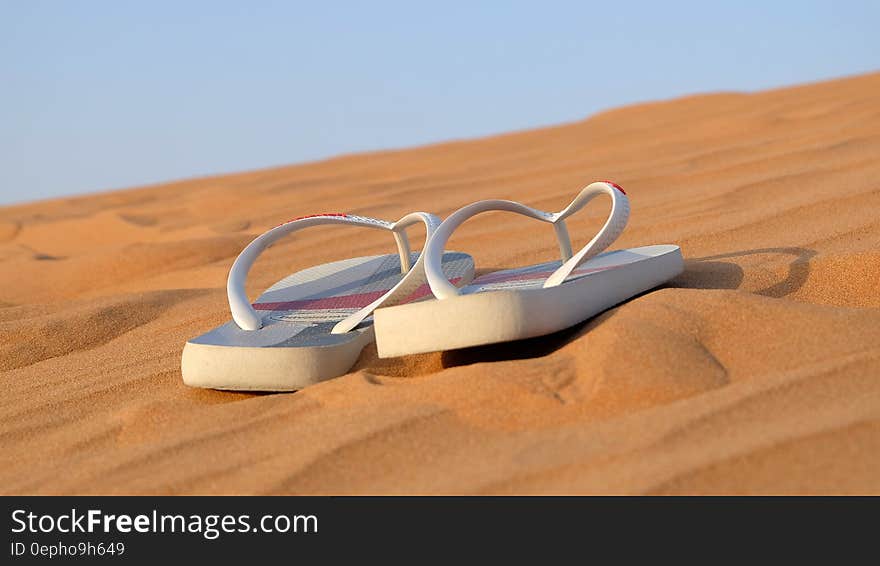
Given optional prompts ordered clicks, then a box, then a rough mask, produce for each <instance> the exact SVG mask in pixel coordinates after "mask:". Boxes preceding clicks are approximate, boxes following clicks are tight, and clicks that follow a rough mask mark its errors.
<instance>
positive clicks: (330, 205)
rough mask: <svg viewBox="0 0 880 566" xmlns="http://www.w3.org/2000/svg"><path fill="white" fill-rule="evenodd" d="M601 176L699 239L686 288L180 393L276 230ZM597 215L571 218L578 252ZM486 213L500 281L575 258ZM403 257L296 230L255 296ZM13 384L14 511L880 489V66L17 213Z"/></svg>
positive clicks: (653, 237)
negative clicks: (271, 378)
mask: <svg viewBox="0 0 880 566" xmlns="http://www.w3.org/2000/svg"><path fill="white" fill-rule="evenodd" d="M596 179H614V180H616V181H618V182H619V183H621V184H622V185H623V186H624V187H626V189H627V192H628V194H629V195H630V198H631V202H632V205H633V215H632V217H631V220H630V226H629V228H628V230H627V231H626V233H625V234H624V235H623V237H622V238H621V240H620V241H619V242H618V243H617V244H616V246H619V247H629V246H636V245H645V244H653V243H677V244H679V245H681V247H682V249H683V252H684V254H685V257H686V259H687V262H686V270H685V272H684V273H683V274H682V275H681V276H680V277H678V278H677V279H676V280H674V281H673V282H672V283H671V284H670V285H668V286H666V287H665V288H662V289H659V290H657V291H655V292H652V293H648V294H645V295H643V296H641V297H638V298H636V299H634V300H632V301H630V302H628V303H626V304H624V305H622V306H620V307H618V308H615V309H612V310H610V311H608V312H606V313H604V314H602V315H600V316H598V317H597V318H595V319H593V320H591V321H589V322H588V323H587V324H585V325H583V326H580V327H577V328H573V329H570V330H568V331H565V332H562V333H559V334H557V335H553V336H549V337H544V338H538V339H533V340H528V341H525V342H522V343H518V344H514V345H510V344H507V345H497V346H491V347H485V348H476V349H470V350H463V351H456V352H447V353H443V354H427V355H420V356H410V357H404V358H399V359H390V360H380V359H378V358H377V356H376V353H375V348H373V347H369V348H368V349H367V350H365V351H364V353H363V355H362V356H361V359H360V360H359V362H358V364H357V366H356V367H355V368H354V369H353V370H352V372H351V373H350V374H348V375H346V376H343V377H340V378H338V379H334V380H330V381H327V382H324V383H322V384H319V385H316V386H313V387H310V388H308V389H306V390H304V391H301V392H298V393H295V394H283V395H249V394H237V393H236V394H233V393H222V392H215V391H203V390H195V389H189V388H187V387H185V386H184V385H183V384H182V382H181V378H180V371H179V362H180V353H181V349H182V347H183V344H184V342H185V341H186V339H187V338H189V337H192V336H195V335H197V334H199V333H201V332H203V331H205V330H206V329H208V328H210V327H212V326H214V325H217V324H219V323H221V322H223V321H224V320H226V319H227V318H228V312H227V305H226V302H225V292H224V285H225V277H226V273H227V271H228V269H229V266H230V264H231V262H232V259H233V258H234V257H235V255H236V254H237V253H238V251H239V250H240V249H241V247H242V246H243V245H244V244H245V243H246V242H247V241H249V240H250V239H251V238H252V237H253V236H254V235H256V234H258V233H260V232H262V231H263V230H265V229H267V228H269V227H271V226H274V225H277V224H278V223H280V222H282V221H284V220H286V219H288V218H290V217H295V216H300V215H303V214H310V213H317V212H330V211H348V212H355V213H363V214H369V215H372V216H378V217H383V218H388V219H394V218H397V217H399V216H401V215H402V214H403V213H405V212H407V211H410V210H414V209H425V210H430V211H433V212H436V213H438V214H441V215H445V214H448V213H449V212H451V211H452V210H454V209H455V208H457V207H458V206H460V205H462V204H464V203H467V202H470V201H473V200H476V199H481V198H512V199H516V200H520V201H523V202H525V203H528V204H530V205H533V206H536V207H539V208H543V209H547V210H556V209H559V208H561V207H562V206H564V205H565V204H567V203H568V201H569V199H570V198H571V196H572V195H574V194H575V192H576V191H577V190H578V189H579V188H580V187H582V186H583V185H585V184H587V183H588V182H590V181H592V180H596ZM604 214H605V211H604V210H603V209H602V207H601V206H595V209H593V210H590V211H588V212H587V213H586V214H584V215H582V216H581V217H574V218H572V219H571V220H570V221H569V227H570V230H571V232H572V235H573V236H574V237H575V239H576V240H577V241H586V240H587V239H588V238H589V237H591V236H592V235H593V233H594V231H595V230H596V229H597V227H598V226H599V223H600V222H601V221H602V220H603V219H604ZM481 219H482V221H479V220H477V221H473V222H470V223H468V224H467V225H465V226H463V227H462V228H461V229H460V231H459V232H457V233H456V235H455V236H454V237H453V240H452V245H453V247H454V248H455V249H458V250H463V251H468V252H470V253H472V254H473V255H474V256H475V258H476V260H477V265H478V267H479V268H480V269H482V270H489V269H497V268H504V267H512V266H515V265H522V264H525V263H531V262H537V261H546V260H550V259H555V258H554V253H555V251H554V250H555V249H556V248H555V244H554V238H553V234H552V231H546V232H545V231H543V230H542V229H541V227H540V226H535V225H533V224H532V223H531V222H530V221H529V220H526V219H523V218H521V217H518V216H513V215H504V214H493V215H491V216H490V215H486V216H484V217H481ZM386 238H387V235H385V234H381V233H374V232H373V231H358V232H355V233H351V232H348V231H346V230H345V229H339V228H329V227H328V228H323V227H322V228H317V229H314V230H309V231H306V232H303V233H301V234H297V236H296V237H294V238H289V239H288V240H286V241H284V242H281V243H279V244H278V245H277V246H275V247H274V248H272V249H271V250H270V251H269V252H267V253H266V254H265V255H264V256H263V257H262V258H261V259H260V261H259V262H258V263H257V265H256V267H255V270H254V272H253V274H252V277H251V280H250V282H249V291H250V292H251V294H252V296H254V295H256V294H257V293H258V292H259V291H260V290H262V289H263V288H265V287H266V286H268V285H269V284H271V283H273V282H274V281H276V280H277V279H279V278H281V277H282V276H284V275H286V274H287V273H289V272H290V271H291V270H293V269H296V268H300V267H305V266H308V265H312V264H316V263H320V262H324V261H329V260H333V259H341V258H344V257H351V256H354V255H364V254H372V253H386V252H385V250H390V249H393V242H392V241H391V240H390V239H386ZM0 380H2V392H3V394H2V396H0V446H2V450H0V486H2V487H0V491H2V492H3V493H377V492H378V493H661V494H671V493H878V492H880V74H872V75H866V76H861V77H855V78H848V79H843V80H837V81H832V82H826V83H821V84H812V85H805V86H799V87H796V88H787V89H780V90H773V91H768V92H761V93H756V94H727V93H725V94H715V95H706V96H694V97H688V98H683V99H679V100H673V101H667V102H657V103H651V104H644V105H639V106H634V107H626V108H620V109H616V110H612V111H609V112H605V113H602V114H599V115H597V116H594V117H592V118H589V119H587V120H584V121H582V122H578V123H574V124H570V125H564V126H558V127H551V128H544V129H540V130H535V131H529V132H521V133H514V134H509V135H503V136H497V137H493V138H488V139H481V140H475V141H464V142H455V143H446V144H440V145H434V146H430V147H422V148H416V149H411V150H405V151H393V152H379V153H370V154H364V155H353V156H345V157H340V158H336V159H331V160H327V161H322V162H317V163H311V164H306V165H301V166H295V167H284V168H278V169H272V170H265V171H257V172H251V173H243V174H237V175H230V176H223V177H216V178H206V179H198V180H192V181H185V182H180V183H172V184H167V185H162V186H156V187H147V188H140V189H134V190H128V191H117V192H111V193H103V194H96V195H92V196H86V197H81V198H70V199H57V200H53V201H46V202H37V203H32V204H24V205H20V206H12V207H6V208H2V209H0Z"/></svg>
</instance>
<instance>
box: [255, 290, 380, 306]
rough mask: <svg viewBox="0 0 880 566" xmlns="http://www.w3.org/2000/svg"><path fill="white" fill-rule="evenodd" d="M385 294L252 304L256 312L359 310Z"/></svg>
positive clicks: (374, 292) (373, 292)
mask: <svg viewBox="0 0 880 566" xmlns="http://www.w3.org/2000/svg"><path fill="white" fill-rule="evenodd" d="M387 292H388V289H382V290H379V291H370V292H369V293H356V294H354V295H339V296H337V297H322V298H320V299H300V300H297V301H281V302H278V303H254V308H255V309H256V310H258V311H296V310H322V309H325V310H326V309H361V308H364V307H365V306H367V305H369V304H370V303H372V302H373V301H375V300H376V299H378V298H379V297H381V296H382V295H384V294H385V293H387Z"/></svg>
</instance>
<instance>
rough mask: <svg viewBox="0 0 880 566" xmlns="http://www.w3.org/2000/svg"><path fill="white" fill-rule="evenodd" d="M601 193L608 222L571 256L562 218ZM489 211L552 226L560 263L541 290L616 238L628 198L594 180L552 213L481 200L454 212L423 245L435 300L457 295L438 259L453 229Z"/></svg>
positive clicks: (607, 183) (623, 224)
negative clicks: (608, 208) (606, 197)
mask: <svg viewBox="0 0 880 566" xmlns="http://www.w3.org/2000/svg"><path fill="white" fill-rule="evenodd" d="M602 194H606V195H609V196H610V197H611V213H610V214H609V215H608V220H606V221H605V225H604V226H602V229H601V230H599V233H598V234H596V236H595V237H594V238H593V239H592V240H590V242H589V243H588V244H587V245H586V246H584V247H583V248H582V249H581V250H580V251H579V252H578V253H577V254H574V255H572V250H571V239H570V238H569V235H568V229H567V228H566V226H565V219H566V218H568V217H569V216H571V215H572V214H574V213H575V212H577V211H579V210H580V209H582V208H583V207H584V206H585V205H586V204H587V203H588V202H590V201H591V200H592V199H593V198H594V197H596V196H598V195H602ZM490 210H503V211H508V212H516V213H518V214H522V215H524V216H528V217H529V218H534V219H536V220H540V221H542V222H549V223H550V224H552V225H553V228H554V229H555V231H556V238H557V240H559V251H560V252H561V255H562V261H563V263H562V265H561V266H560V267H559V268H558V269H557V270H556V271H554V272H553V274H552V275H550V277H548V278H547V280H546V281H545V282H544V287H545V288H546V287H554V286H556V285H560V284H561V283H562V282H563V281H565V279H566V278H567V277H568V276H569V275H570V274H571V272H572V271H574V270H575V269H576V268H577V267H578V266H579V265H581V264H582V263H584V262H585V261H587V260H588V259H590V258H591V257H593V256H595V255H598V254H599V253H601V252H602V251H603V250H604V249H605V248H607V247H608V246H610V245H611V244H612V243H613V242H614V240H616V239H617V238H618V237H619V236H620V234H621V233H622V232H623V229H624V228H625V227H626V222H627V220H628V219H629V199H627V197H626V193H625V192H624V191H623V189H622V188H621V187H620V186H618V185H616V184H615V183H612V182H610V181H598V182H596V183H591V184H590V185H587V187H585V188H584V189H583V190H581V192H580V193H579V194H578V195H577V196H576V197H575V198H574V200H573V201H571V204H569V205H568V206H567V207H565V208H564V209H563V210H561V211H560V212H556V213H550V212H544V211H541V210H537V209H535V208H532V207H530V206H526V205H524V204H520V203H518V202H513V201H509V200H483V201H479V202H475V203H473V204H469V205H467V206H464V207H462V208H460V209H458V210H457V211H455V212H453V213H452V214H451V215H450V216H449V217H448V218H447V219H446V220H444V221H443V223H442V224H440V227H439V228H437V231H436V232H435V233H434V236H433V237H432V238H431V239H430V240H429V241H428V244H427V245H426V246H425V252H424V254H423V255H424V256H425V273H426V276H427V278H428V284H429V285H430V286H431V292H433V293H434V296H436V297H437V298H438V299H447V298H450V297H455V296H456V295H458V294H459V290H458V288H457V287H456V286H455V285H452V284H451V283H449V281H447V279H446V277H445V276H444V275H443V270H442V269H441V259H442V257H443V250H444V249H445V247H446V242H447V241H448V240H449V237H450V236H452V233H453V232H454V231H455V229H456V228H458V227H459V226H461V224H462V223H463V222H464V221H465V220H467V219H468V218H470V217H472V216H476V215H477V214H480V213H482V212H488V211H490Z"/></svg>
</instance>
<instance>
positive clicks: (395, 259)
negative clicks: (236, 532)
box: [181, 181, 683, 391]
mask: <svg viewBox="0 0 880 566" xmlns="http://www.w3.org/2000/svg"><path fill="white" fill-rule="evenodd" d="M603 194H604V195H608V196H610V197H611V213H610V214H609V216H608V220H607V221H606V222H605V225H604V226H603V227H602V229H601V230H600V231H599V233H598V234H596V236H595V237H594V238H593V239H592V240H590V242H589V243H587V245H586V246H584V247H583V248H582V249H581V250H580V251H579V252H577V253H573V252H572V248H571V240H570V238H569V235H568V230H567V228H566V226H565V219H566V218H567V217H569V216H571V215H572V214H574V213H576V212H577V211H579V210H580V209H581V208H583V207H584V205H586V204H587V203H588V202H589V201H590V200H591V199H593V198H594V197H596V196H598V195H603ZM490 210H502V211H509V212H516V213H518V214H522V215H524V216H528V217H530V218H534V219H535V220H540V221H542V222H547V223H550V224H552V225H553V228H554V229H555V231H556V237H557V239H558V240H559V250H560V253H561V255H562V259H561V260H560V261H554V262H548V263H542V264H537V265H532V266H528V267H520V268H516V269H508V270H503V271H496V272H493V273H489V274H486V275H481V276H480V277H477V278H476V279H474V261H473V258H472V257H471V256H469V255H467V254H464V253H459V252H450V251H445V247H446V243H447V241H448V240H449V237H450V236H451V235H452V233H453V232H454V231H455V229H456V228H458V227H459V226H460V225H461V224H462V223H463V222H464V221H465V220H467V219H468V218H470V217H472V216H475V215H477V214H480V213H482V212H487V211H490ZM628 218H629V200H628V199H627V197H626V193H625V192H624V190H623V189H622V188H621V187H620V186H618V185H616V184H614V183H612V182H610V181H600V182H596V183H592V184H590V185H588V186H587V187H586V188H584V189H583V190H582V191H581V192H580V194H578V195H577V197H575V199H574V200H573V201H572V202H571V204H569V205H568V206H567V207H566V208H565V209H563V210H562V211H560V212H557V213H548V212H542V211H540V210H536V209H534V208H531V207H528V206H526V205H523V204H520V203H518V202H513V201H507V200H484V201H479V202H475V203H473V204H469V205H467V206H465V207H463V208H461V209H459V210H457V211H456V212H454V213H453V214H452V215H450V216H449V217H448V218H447V219H446V220H445V221H442V222H441V220H440V218H438V217H437V216H434V215H433V214H428V213H425V212H414V213H411V214H408V215H406V216H404V217H403V218H401V219H400V220H398V221H397V222H386V221H383V220H376V219H373V218H366V217H363V216H355V215H348V214H319V215H314V216H308V217H303V218H297V219H295V220H291V221H289V222H287V223H285V224H282V225H280V226H278V227H276V228H273V229H271V230H269V231H268V232H266V233H264V234H262V235H261V236H259V237H257V238H256V239H255V240H254V241H253V242H251V243H250V244H249V245H248V246H247V247H246V248H245V249H244V250H243V251H242V252H241V254H240V255H239V256H238V258H236V260H235V263H234V264H233V265H232V269H231V271H230V272H229V279H228V281H227V294H228V296H229V307H230V310H231V311H232V319H233V320H231V321H229V322H227V323H226V324H223V325H222V326H219V327H217V328H215V329H213V330H211V331H209V332H207V333H205V334H203V335H201V336H199V337H197V338H193V339H192V340H190V341H188V342H187V343H186V346H185V347H184V350H183V359H182V363H181V366H182V372H183V381H184V382H185V383H186V384H187V385H191V386H194V387H208V388H212V389H229V390H247V391H292V390H296V389H302V388H303V387H306V386H307V385H310V384H313V383H316V382H318V381H322V380H325V379H329V378H332V377H336V376H339V375H342V374H344V373H346V372H347V371H348V370H349V369H350V368H351V367H352V366H353V365H354V363H355V362H356V361H357V358H358V356H359V355H360V352H361V350H362V349H363V347H364V346H365V345H367V344H368V343H369V342H371V341H372V340H374V339H375V340H376V346H377V350H378V353H379V356H380V357H383V358H386V357H392V356H402V355H406V354H415V353H421V352H433V351H441V350H451V349H455V348H464V347H468V346H478V345H482V344H493V343H497V342H506V341H510V340H519V339H523V338H530V337H534V336H541V335H544V334H550V333H552V332H556V331H558V330H562V329H564V328H568V327H570V326H573V325H575V324H578V323H580V322H583V321H584V320H586V319H588V318H589V317H591V316H593V315H595V314H597V313H599V312H601V311H603V310H605V309H607V308H609V307H612V306H614V305H616V304H618V303H620V302H622V301H625V300H626V299H628V298H630V297H632V296H634V295H637V294H639V293H642V292H644V291H647V290H649V289H651V288H653V287H656V286H658V285H660V284H662V283H664V282H666V281H668V280H669V279H671V278H673V277H675V276H676V275H678V274H679V273H681V272H682V270H683V260H682V256H681V250H680V249H679V247H678V246H673V245H653V246H644V247H640V248H631V249H625V250H617V251H612V252H605V253H602V252H603V250H605V249H606V248H607V247H608V246H610V245H611V244H612V243H613V242H614V240H616V239H617V238H618V236H620V234H621V232H623V229H624V228H625V226H626V222H627V220H628ZM419 222H421V223H424V224H425V226H426V228H427V240H426V244H425V249H424V251H423V253H421V254H418V253H413V252H412V251H411V250H410V246H409V242H408V240H407V237H406V232H405V230H406V228H407V227H408V226H411V225H413V224H417V223H419ZM321 224H345V225H351V226H362V227H367V228H378V229H382V230H387V231H389V232H391V233H392V235H393V236H394V239H395V240H396V242H397V247H398V253H397V254H392V255H380V256H370V257H358V258H353V259H346V260H342V261H336V262H333V263H327V264H323V265H319V266H317V267H311V268H309V269H305V270H303V271H298V272H296V273H294V274H292V275H289V276H288V277H285V278H284V279H282V280H281V281H279V282H278V283H276V284H275V285H273V286H271V287H270V288H269V289H267V290H266V291H265V292H264V293H263V294H262V295H260V297H259V298H258V299H257V300H256V302H255V303H253V304H251V303H250V301H249V300H248V298H247V295H246V294H245V286H244V283H245V279H246V277H247V274H248V271H249V270H250V267H251V265H252V264H253V262H254V261H255V260H256V258H257V256H259V255H260V253H262V251H263V250H265V249H266V248H267V247H269V246H270V245H271V244H273V243H274V242H276V241H277V240H279V239H280V238H282V237H284V236H286V235H287V234H290V233H292V232H295V231H297V230H301V229H303V228H309V227H311V226H316V225H321Z"/></svg>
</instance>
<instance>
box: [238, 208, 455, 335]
mask: <svg viewBox="0 0 880 566" xmlns="http://www.w3.org/2000/svg"><path fill="white" fill-rule="evenodd" d="M418 222H422V223H424V224H425V227H426V228H427V238H430V237H431V235H432V234H433V233H434V230H435V229H436V228H437V226H438V225H439V224H440V218H438V217H437V216H434V215H433V214H429V213H427V212H412V213H410V214H407V215H406V216H404V217H403V218H401V219H400V220H398V221H397V222H386V221H384V220H377V219H375V218H368V217H366V216H355V215H351V214H341V213H333V214H316V215H314V216H304V217H302V218H296V219H294V220H291V221H289V222H285V223H284V224H281V225H280V226H276V227H275V228H272V229H271V230H268V231H267V232H264V233H263V234H261V235H260V236H257V238H256V239H254V241H252V242H251V243H250V244H248V245H247V247H245V249H244V250H242V252H241V253H240V254H239V255H238V257H237V258H235V263H233V264H232V269H230V270H229V278H228V279H227V281H226V294H227V296H228V297H229V310H230V311H231V312H232V319H233V320H234V321H235V323H236V324H237V325H238V326H239V327H240V328H241V329H242V330H259V329H260V328H261V327H262V321H261V319H260V315H258V314H257V311H256V310H255V309H254V307H253V306H252V305H251V302H250V301H249V300H248V298H247V293H246V292H245V281H246V280H247V275H248V272H249V271H250V269H251V266H252V265H253V264H254V261H256V259H257V257H258V256H259V255H260V254H261V253H263V251H264V250H265V249H266V248H268V247H269V246H271V245H272V244H274V243H275V242H277V241H278V240H280V239H281V238H283V237H284V236H286V235H287V234H290V233H291V232H295V231H297V230H302V229H303V228H309V227H311V226H319V225H321V224H347V225H350V226H363V227H365V228H379V229H382V230H389V231H391V232H392V233H393V234H394V240H395V241H396V242H397V249H398V252H399V254H400V270H401V273H404V274H405V275H404V277H403V279H402V280H401V281H400V282H398V284H397V285H396V286H395V287H394V288H392V289H391V291H389V292H388V293H386V294H385V295H383V296H382V297H380V298H379V299H377V301H375V302H374V303H373V304H375V305H377V304H381V303H382V302H383V300H384V299H385V298H386V297H387V296H388V295H390V294H392V293H393V292H394V290H395V289H397V287H399V286H400V284H401V283H403V282H404V281H405V280H407V278H409V279H413V278H414V277H411V276H412V275H413V271H414V270H413V269H411V268H412V267H413V266H412V265H411V262H410V246H409V239H408V238H407V237H406V232H405V229H406V228H407V227H408V226H411V225H413V224H415V223H418ZM421 255H424V254H421ZM421 255H420V257H419V261H418V262H417V264H421V263H423V260H422V258H421ZM419 271H420V273H419V277H418V278H420V279H421V282H424V275H423V273H424V270H423V268H422V267H421V265H419ZM421 282H420V283H419V284H418V285H421ZM418 285H416V287H418ZM370 307H372V308H370ZM370 307H367V308H369V309H370V310H369V311H367V308H365V309H361V310H360V311H358V312H357V313H355V314H354V315H352V316H350V317H348V318H347V319H345V320H343V321H342V322H341V323H340V324H342V323H345V322H348V324H349V326H350V327H349V328H348V329H347V330H342V332H347V331H348V330H350V329H351V328H354V327H355V326H357V325H358V324H359V323H360V322H361V321H362V320H363V319H364V318H366V317H367V316H369V315H370V313H371V312H372V310H373V308H376V307H373V306H372V305H370ZM365 311H366V312H365ZM358 317H359V318H358ZM337 326H339V325H337ZM334 332H336V329H335V328H334Z"/></svg>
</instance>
